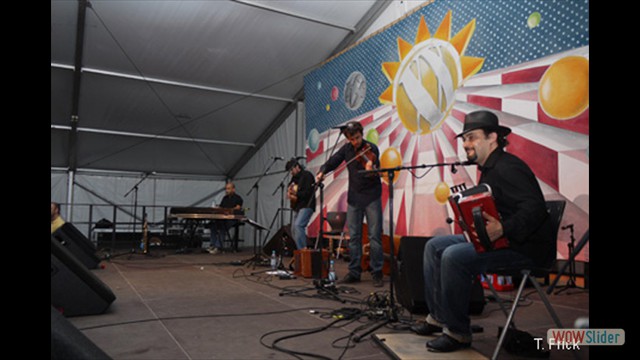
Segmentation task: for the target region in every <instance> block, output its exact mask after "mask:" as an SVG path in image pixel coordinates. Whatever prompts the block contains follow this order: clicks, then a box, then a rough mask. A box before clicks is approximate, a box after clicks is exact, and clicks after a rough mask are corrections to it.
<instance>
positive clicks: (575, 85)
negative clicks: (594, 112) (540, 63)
mask: <svg viewBox="0 0 640 360" xmlns="http://www.w3.org/2000/svg"><path fill="white" fill-rule="evenodd" d="M538 99H539V101H540V107H542V110H543V111H544V112H545V113H546V114H547V115H549V116H550V117H552V118H554V119H557V120H566V119H571V118H574V117H576V116H578V115H580V114H582V112H584V111H585V110H586V109H587V107H589V59H587V58H585V57H583V56H567V57H564V58H562V59H560V60H558V61H556V62H555V63H553V64H552V65H551V66H549V68H548V69H547V71H545V73H544V75H542V79H540V85H539V88H538Z"/></svg>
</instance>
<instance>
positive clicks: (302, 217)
mask: <svg viewBox="0 0 640 360" xmlns="http://www.w3.org/2000/svg"><path fill="white" fill-rule="evenodd" d="M312 214H313V209H311V208H302V209H300V210H298V211H296V212H295V214H293V226H292V227H291V236H293V240H295V242H296V246H297V247H298V249H304V248H306V247H307V225H308V224H309V220H311V215H312Z"/></svg>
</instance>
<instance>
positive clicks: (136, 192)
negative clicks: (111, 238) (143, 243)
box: [124, 172, 151, 254]
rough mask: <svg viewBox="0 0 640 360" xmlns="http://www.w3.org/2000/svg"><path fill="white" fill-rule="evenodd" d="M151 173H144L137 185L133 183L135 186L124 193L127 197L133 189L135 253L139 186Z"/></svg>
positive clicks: (132, 251) (132, 248)
mask: <svg viewBox="0 0 640 360" xmlns="http://www.w3.org/2000/svg"><path fill="white" fill-rule="evenodd" d="M149 175H151V173H149V172H147V173H144V176H143V177H142V179H140V181H138V182H137V183H136V184H135V185H133V187H132V188H131V189H130V190H129V191H127V193H126V194H124V197H125V198H126V197H127V196H129V194H131V192H132V191H133V192H134V193H133V234H132V236H131V237H132V240H131V242H132V243H133V246H132V247H131V253H132V254H133V253H135V252H136V218H137V212H138V186H139V185H140V184H141V183H142V182H143V181H145V180H146V179H147V178H148V177H149Z"/></svg>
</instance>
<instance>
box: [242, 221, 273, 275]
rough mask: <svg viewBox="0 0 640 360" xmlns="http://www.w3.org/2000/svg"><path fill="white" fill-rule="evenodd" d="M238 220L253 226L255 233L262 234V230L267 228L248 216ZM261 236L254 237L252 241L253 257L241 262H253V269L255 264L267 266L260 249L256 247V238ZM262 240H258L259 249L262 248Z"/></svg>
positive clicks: (258, 238)
mask: <svg viewBox="0 0 640 360" xmlns="http://www.w3.org/2000/svg"><path fill="white" fill-rule="evenodd" d="M240 222H244V223H248V224H249V225H251V226H253V228H254V229H255V232H256V234H260V235H262V230H268V229H267V228H266V227H264V226H262V225H261V224H260V223H257V222H255V221H253V220H251V219H249V218H245V219H244V220H240ZM261 238H262V236H258V237H256V238H255V241H254V242H253V253H254V255H253V257H252V258H250V259H247V260H245V261H244V262H243V263H244V264H253V268H254V269H255V267H256V265H261V266H267V265H268V264H267V263H265V261H266V259H265V258H263V257H262V255H261V253H260V252H262V250H259V251H258V249H257V244H258V240H260V239H261ZM262 246H263V244H262V241H260V249H262Z"/></svg>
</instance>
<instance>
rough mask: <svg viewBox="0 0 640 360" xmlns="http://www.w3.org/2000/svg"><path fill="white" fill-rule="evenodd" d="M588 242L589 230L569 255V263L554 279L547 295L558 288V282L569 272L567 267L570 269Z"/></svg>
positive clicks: (566, 263)
mask: <svg viewBox="0 0 640 360" xmlns="http://www.w3.org/2000/svg"><path fill="white" fill-rule="evenodd" d="M588 241H589V229H587V231H586V232H585V233H584V235H582V239H580V241H579V242H578V245H576V247H575V248H574V249H573V251H572V252H571V253H570V254H569V259H568V260H567V262H565V263H564V265H563V266H562V268H561V269H560V271H558V275H557V276H556V278H555V279H553V282H552V283H551V285H549V287H548V288H547V295H550V294H551V293H552V292H553V289H554V288H555V287H556V285H558V281H559V280H560V277H561V276H562V275H563V274H564V272H565V271H566V270H567V267H569V265H570V264H571V263H572V262H573V261H574V259H575V257H576V256H577V255H578V254H579V253H580V251H581V250H582V248H583V247H584V246H585V245H586V244H587V242H588ZM565 289H566V288H565ZM562 290H564V289H562ZM562 290H560V291H558V292H557V293H556V294H558V293H560V292H561V291H562Z"/></svg>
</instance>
